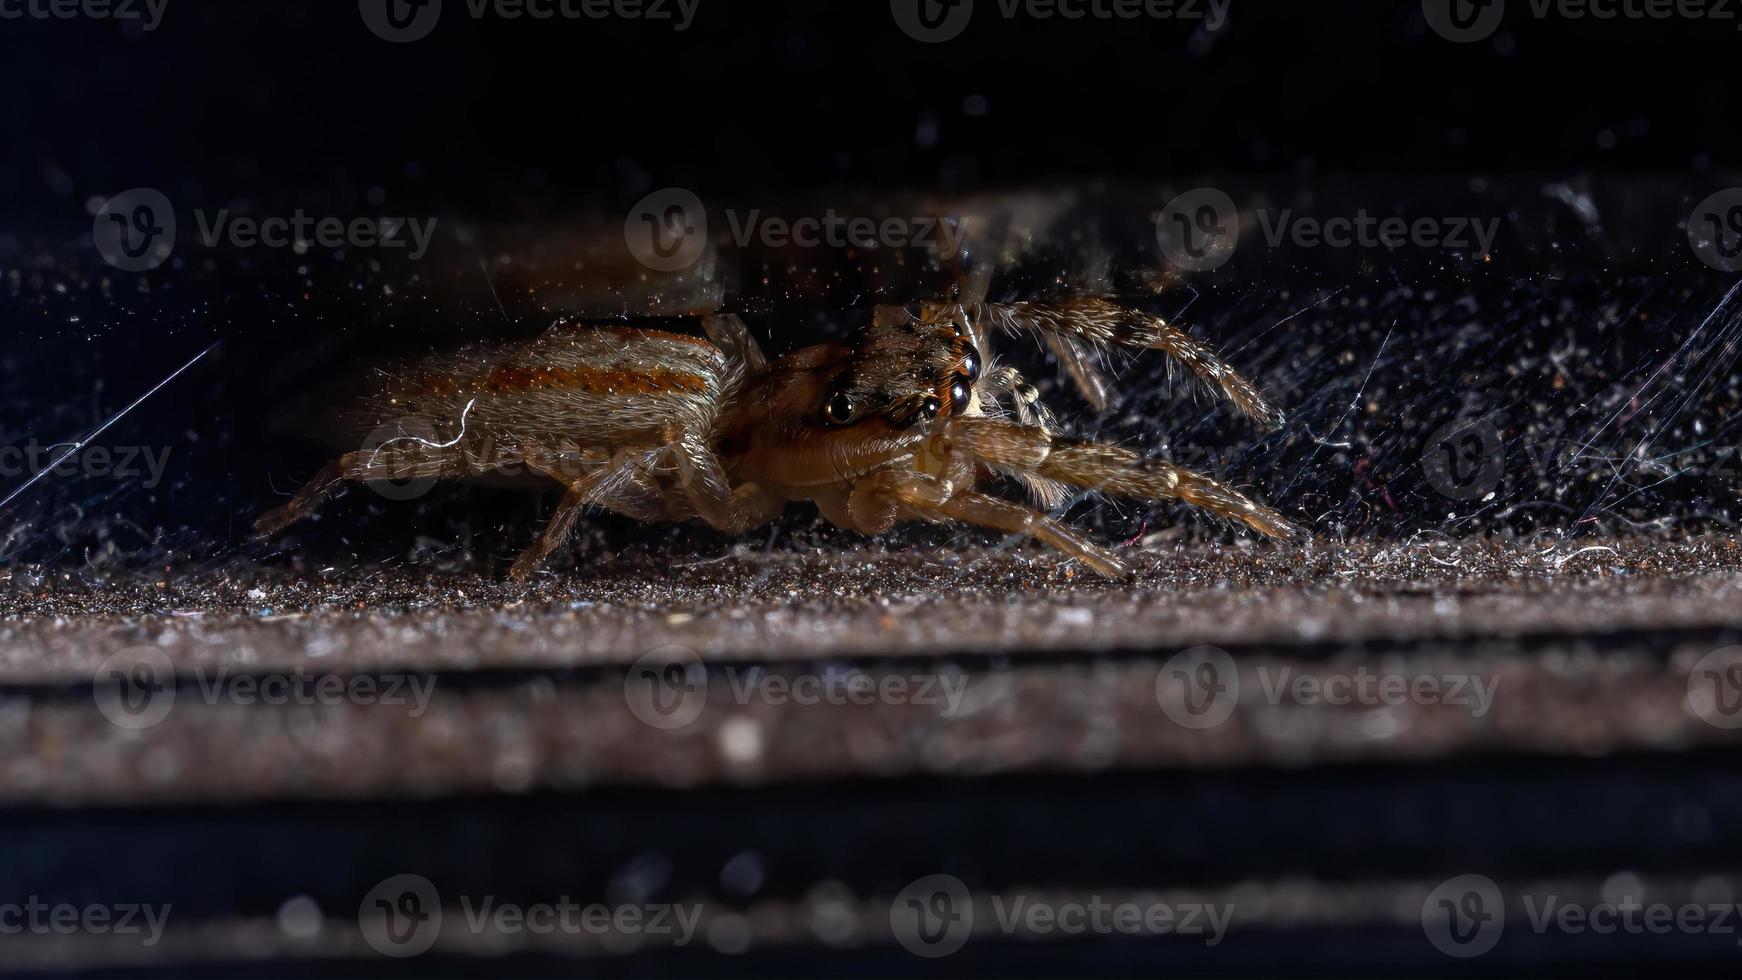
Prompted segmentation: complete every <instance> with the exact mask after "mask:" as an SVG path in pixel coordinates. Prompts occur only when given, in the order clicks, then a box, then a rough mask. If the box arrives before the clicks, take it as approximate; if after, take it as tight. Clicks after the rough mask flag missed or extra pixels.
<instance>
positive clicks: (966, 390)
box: [950, 376, 974, 415]
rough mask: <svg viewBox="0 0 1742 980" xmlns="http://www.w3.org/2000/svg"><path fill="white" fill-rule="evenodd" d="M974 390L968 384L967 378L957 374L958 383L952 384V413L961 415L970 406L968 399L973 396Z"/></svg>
mask: <svg viewBox="0 0 1742 980" xmlns="http://www.w3.org/2000/svg"><path fill="white" fill-rule="evenodd" d="M973 395H974V390H973V389H972V388H970V387H969V386H968V382H967V380H966V379H964V378H962V377H961V376H957V378H956V383H955V384H953V385H950V414H951V415H960V414H962V412H964V411H966V410H967V408H968V399H969V398H972V397H973Z"/></svg>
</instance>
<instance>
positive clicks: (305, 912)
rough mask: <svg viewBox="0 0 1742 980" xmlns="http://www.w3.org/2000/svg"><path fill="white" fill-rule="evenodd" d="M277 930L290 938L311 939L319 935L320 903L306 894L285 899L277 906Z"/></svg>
mask: <svg viewBox="0 0 1742 980" xmlns="http://www.w3.org/2000/svg"><path fill="white" fill-rule="evenodd" d="M278 931H279V932H282V933H284V934H285V935H286V936H289V937H290V938H291V939H312V938H313V937H315V936H318V935H320V931H321V907H320V905H319V904H318V903H316V902H315V900H314V899H312V898H310V897H308V896H307V895H297V896H294V897H292V898H288V899H285V902H284V904H283V905H280V906H279V907H278Z"/></svg>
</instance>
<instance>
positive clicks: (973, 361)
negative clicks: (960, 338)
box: [962, 344, 980, 384]
mask: <svg viewBox="0 0 1742 980" xmlns="http://www.w3.org/2000/svg"><path fill="white" fill-rule="evenodd" d="M962 376H963V377H965V378H967V379H968V383H969V384H973V383H974V382H976V381H978V380H980V352H979V351H978V350H975V349H974V345H973V344H963V345H962Z"/></svg>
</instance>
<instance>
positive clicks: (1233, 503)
mask: <svg viewBox="0 0 1742 980" xmlns="http://www.w3.org/2000/svg"><path fill="white" fill-rule="evenodd" d="M950 436H951V439H952V440H953V442H954V443H955V444H957V445H959V446H960V447H962V448H963V449H964V450H966V451H967V452H969V453H971V454H972V455H973V456H974V458H975V459H978V460H980V461H981V462H983V463H985V464H986V465H988V466H990V467H993V468H996V469H999V470H1003V471H1009V472H1029V473H1033V474H1034V475H1036V476H1039V477H1043V478H1045V479H1050V480H1057V481H1059V482H1061V483H1068V484H1070V485H1071V486H1075V487H1082V488H1083V489H1085V490H1093V491H1097V492H1100V493H1107V494H1112V495H1113V496H1117V497H1127V498H1131V499H1136V500H1183V501H1185V502H1186V503H1188V504H1191V505H1193V506H1195V507H1202V508H1203V509H1205V510H1207V511H1209V512H1211V513H1212V514H1215V515H1216V516H1218V517H1223V518H1226V519H1228V520H1232V521H1238V522H1240V523H1241V524H1244V525H1246V526H1247V527H1249V528H1251V529H1253V530H1254V531H1257V532H1258V533H1260V534H1263V535H1266V536H1268V537H1273V538H1293V537H1298V536H1299V535H1300V533H1301V532H1300V529H1299V528H1297V527H1296V526H1295V525H1294V524H1293V523H1292V522H1291V521H1289V519H1288V518H1286V517H1284V516H1282V515H1281V514H1279V513H1277V512H1276V511H1274V510H1272V509H1270V508H1269V507H1266V506H1264V505H1263V504H1260V503H1258V502H1257V501H1254V500H1252V499H1251V498H1249V497H1247V496H1246V495H1244V494H1242V493H1240V492H1239V491H1237V490H1234V489H1232V488H1230V487H1227V486H1224V485H1223V484H1221V483H1220V482H1218V481H1216V480H1214V479H1212V478H1210V477H1207V476H1205V475H1203V474H1202V473H1195V472H1193V471H1191V470H1188V469H1186V468H1184V467H1182V466H1175V465H1173V464H1172V463H1167V462H1163V461H1161V460H1153V459H1144V458H1143V457H1141V456H1139V455H1138V454H1136V453H1134V452H1132V451H1131V450H1129V449H1121V448H1119V447H1117V446H1108V445H1103V444H1101V443H1093V442H1070V441H1063V440H1057V439H1055V438H1054V437H1053V435H1052V434H1051V433H1049V432H1047V431H1046V430H1045V429H1040V428H1036V427H1034V426H1023V425H1011V424H1009V423H1007V422H997V421H992V420H987V419H962V420H960V421H958V422H956V423H954V424H953V425H952V426H951V427H950Z"/></svg>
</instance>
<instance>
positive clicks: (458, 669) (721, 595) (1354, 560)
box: [0, 539, 1742, 802]
mask: <svg viewBox="0 0 1742 980" xmlns="http://www.w3.org/2000/svg"><path fill="white" fill-rule="evenodd" d="M1739 600H1742V548H1739V547H1738V546H1737V545H1736V544H1735V542H1733V541H1730V540H1727V539H1694V540H1689V541H1683V542H1678V543H1657V542H1648V541H1643V540H1630V541H1629V540H1617V541H1610V542H1594V543H1581V544H1579V545H1577V546H1574V547H1568V546H1564V545H1563V546H1554V545H1552V544H1542V545H1529V544H1521V543H1510V544H1482V543H1463V544H1454V543H1450V542H1422V543H1418V544H1412V545H1397V546H1389V547H1378V546H1361V547H1326V546H1315V547H1313V548H1310V549H1307V550H1303V551H1295V550H1284V549H1272V548H1268V547H1263V548H1251V549H1248V548H1238V549H1208V548H1198V549H1182V550H1180V551H1179V552H1177V553H1174V554H1169V555H1155V556H1151V557H1149V558H1148V560H1147V561H1146V562H1145V563H1144V567H1143V571H1142V572H1140V573H1139V574H1138V575H1137V576H1136V577H1135V578H1134V579H1133V580H1132V581H1129V582H1107V581H1104V580H1100V579H1097V578H1094V577H1092V576H1089V575H1086V574H1085V573H1083V572H1082V571H1081V570H1080V569H1078V568H1075V567H1072V566H1070V565H1068V564H1066V563H1062V562H1059V561H1058V560H1056V559H1054V558H1052V557H1050V556H1048V557H1036V556H1035V555H1033V554H1031V553H1028V552H1026V551H1019V552H1002V551H995V552H991V553H984V552H981V553H967V554H959V553H958V554H951V555H948V556H943V555H938V554H918V555H915V554H884V555H876V556H873V555H869V554H865V555H853V554H845V555H802V554H790V553H789V554H773V555H769V554H757V555H740V556H737V557H732V558H727V559H723V560H719V561H712V562H707V563H699V564H690V565H679V566H677V567H674V568H673V569H672V571H671V573H670V574H668V575H665V576H651V575H648V574H646V573H645V570H643V569H636V568H632V567H615V568H612V567H607V568H603V569H600V570H598V571H597V572H596V573H594V574H592V575H589V576H562V577H558V576H554V575H553V576H548V577H546V578H544V579H543V580H540V581H536V582H534V583H532V584H530V585H511V584H505V583H502V582H499V581H496V580H492V579H486V578H482V577H460V576H455V577H443V578H438V579H434V580H431V579H429V578H427V577H425V576H421V575H418V574H416V573H414V572H406V571H391V572H389V571H383V572H378V573H375V574H372V575H369V576H363V577H340V576H335V577H327V578H321V577H313V578H309V577H299V576H294V575H289V574H285V573H283V572H278V571H264V570H258V569H255V570H241V569H235V570H231V571H228V572H223V573H209V574H203V575H198V576H193V577H181V576H170V577H166V578H159V577H157V576H151V575H146V576H127V577H118V578H115V579H111V580H109V581H106V582H104V583H101V584H100V586H97V585H93V584H91V583H84V582H79V581H76V580H73V579H72V578H70V577H69V576H66V575H64V574H34V573H29V572H24V573H16V572H15V573H14V574H13V576H12V579H11V582H10V588H9V589H8V590H7V592H6V594H5V596H4V600H3V601H4V603H5V616H6V619H5V623H4V626H3V632H0V649H4V651H5V654H4V664H3V667H0V670H3V672H4V673H3V676H4V680H5V683H6V687H5V690H6V691H7V692H8V695H7V697H6V699H5V701H4V702H0V704H3V707H0V726H3V727H4V729H5V731H6V734H7V736H8V738H9V739H10V740H12V741H13V742H14V743H15V744H20V743H21V744H24V745H27V746H28V750H27V751H24V752H21V753H15V754H13V755H11V756H9V757H7V758H6V759H4V760H0V794H4V795H5V796H6V797H8V798H10V799H12V800H15V801H31V800H39V801H59V802H76V801H125V800H153V801H158V802H165V801H177V800H203V799H230V800H247V799H259V798H296V797H303V796H315V797H367V796H371V795H383V794H385V795H390V796H402V795H412V796H428V795H432V794H434V795H440V794H445V793H453V792H474V791H506V792H524V791H527V790H532V789H570V790H572V789H580V788H584V787H588V786H592V785H598V784H605V785H618V784H623V785H666V786H697V785H708V784H726V785H745V784H769V783H780V782H784V781H789V780H816V779H834V778H842V777H848V776H864V777H872V778H876V777H887V776H906V775H985V774H994V773H1021V772H1049V771H1081V772H1094V771H1100V770H1103V769H1107V768H1110V767H1116V768H1132V767H1138V768H1148V767H1157V766H1159V767H1164V768H1167V767H1182V766H1183V767H1194V768H1195V767H1206V766H1209V767H1222V766H1236V765H1253V764H1282V765H1299V764H1304V763H1311V762H1330V761H1360V760H1385V759H1392V760H1402V759H1424V758H1433V757H1440V756H1457V755H1469V754H1475V753H1494V752H1499V753H1527V754H1528V753H1549V754H1567V755H1577V756H1584V755H1601V754H1607V753H1611V752H1616V751H1642V750H1643V751H1664V750H1674V749H1680V748H1689V747H1694V746H1699V745H1711V744H1728V743H1729V742H1732V741H1733V739H1732V738H1731V735H1730V732H1729V731H1728V730H1726V729H1723V728H1719V727H1717V726H1715V725H1712V724H1708V723H1706V722H1705V721H1704V720H1703V719H1702V718H1701V717H1700V716H1699V715H1698V714H1697V713H1696V712H1694V711H1693V710H1691V709H1690V708H1689V707H1688V704H1687V701H1686V699H1687V695H1688V691H1689V674H1690V672H1691V671H1692V670H1693V668H1694V665H1695V664H1696V663H1698V662H1699V660H1700V659H1701V657H1703V656H1705V655H1707V654H1709V653H1712V652H1713V651H1714V650H1717V649H1720V648H1721V647H1723V646H1724V644H1725V643H1726V642H1730V641H1731V640H1733V639H1734V637H1735V636H1736V635H1737V633H1738V631H1742V601H1739ZM1199 644H1213V645H1215V646H1217V647H1219V648H1222V649H1226V650H1230V651H1232V652H1233V654H1234V655H1235V656H1236V657H1237V659H1238V663H1239V664H1240V669H1241V670H1242V672H1243V676H1244V678H1245V683H1244V684H1243V685H1242V688H1241V696H1240V697H1239V699H1238V704H1237V708H1236V709H1235V711H1234V713H1233V715H1232V717H1231V718H1230V719H1229V720H1228V721H1227V722H1226V723H1225V724H1220V725H1216V726H1214V727H1213V728H1210V729H1208V730H1197V729H1194V728H1192V727H1189V726H1185V725H1181V724H1178V723H1176V722H1175V721H1174V720H1172V719H1171V718H1170V716H1169V715H1168V714H1167V713H1166V712H1165V711H1163V710H1161V705H1160V701H1159V700H1158V699H1159V698H1160V696H1161V695H1159V694H1158V677H1160V676H1161V674H1162V673H1163V666H1164V664H1165V663H1166V662H1167V661H1168V659H1169V658H1170V657H1172V656H1174V655H1175V654H1177V653H1179V652H1180V651H1182V650H1184V649H1186V648H1188V647H1193V646H1195V645H1199ZM142 649H143V650H146V651H150V652H151V653H152V654H153V655H160V656H162V657H163V658H165V659H164V660H163V662H164V663H165V664H167V665H169V666H170V667H172V668H173V670H174V671H175V674H176V683H175V685H174V701H173V710H170V711H169V712H168V714H167V717H165V718H164V719H163V720H162V721H161V722H159V723H157V724H155V725H154V726H152V727H150V728H148V729H145V730H143V731H135V730H131V729H129V728H126V727H119V726H117V725H115V724H112V723H110V721H108V720H107V719H106V717H105V715H104V714H103V713H102V712H100V711H99V710H97V706H96V703H95V702H96V692H98V691H100V690H102V688H101V687H100V686H99V687H96V688H94V687H93V686H92V678H93V677H94V676H97V677H100V676H101V672H100V671H101V670H102V669H108V667H110V666H112V665H113V662H112V661H109V660H108V658H110V657H111V656H112V655H120V656H136V655H137V652H138V651H139V650H142ZM673 651H677V652H675V653H674V652H673ZM692 654H693V656H694V657H696V658H697V659H698V660H705V661H707V662H708V663H709V664H710V665H711V666H710V667H709V673H708V675H707V685H706V694H705V708H704V709H703V710H701V712H700V715H699V717H697V718H695V720H693V721H692V722H690V723H687V724H684V725H682V726H680V727H677V728H674V729H670V730H667V729H663V728H660V727H657V725H650V724H648V723H646V722H644V721H643V720H641V718H640V716H638V715H637V713H636V711H635V705H634V703H633V700H634V699H633V696H632V695H631V693H630V688H629V687H628V686H626V677H628V676H630V675H626V674H625V672H624V670H623V667H624V666H625V665H629V664H631V663H633V662H635V661H636V660H637V659H638V658H641V657H643V656H644V655H647V656H652V657H655V658H657V662H658V663H659V664H662V665H663V664H665V663H668V662H673V661H674V660H675V658H678V657H688V656H690V655H692ZM849 669H851V670H856V671H860V672H863V673H864V674H865V675H867V676H868V677H869V678H871V679H872V680H873V681H877V682H881V681H882V680H884V679H886V678H891V677H895V678H902V679H903V682H904V683H909V684H910V685H911V686H910V688H909V689H908V690H909V692H910V693H911V694H913V695H915V696H913V697H903V698H898V699H895V702H894V703H889V702H887V701H885V700H883V699H877V700H876V701H875V702H874V703H868V704H853V703H846V704H834V705H829V704H822V705H802V704H795V703H791V702H790V701H780V700H776V699H770V698H766V697H762V696H760V695H745V694H744V693H743V691H745V690H747V689H748V688H746V686H745V685H746V684H747V683H749V680H747V679H757V680H759V679H760V678H762V677H765V676H766V675H768V674H770V673H772V674H776V675H782V676H786V677H788V678H790V677H793V676H798V675H811V676H815V675H818V674H819V673H821V672H827V671H836V672H842V671H847V670H849ZM1362 670H1365V671H1370V672H1372V671H1377V672H1382V673H1386V672H1388V673H1394V674H1402V675H1405V676H1410V677H1414V676H1419V675H1434V676H1449V675H1470V676H1472V677H1476V678H1481V679H1482V683H1485V684H1487V685H1490V686H1491V687H1490V689H1491V691H1492V694H1491V697H1490V700H1491V705H1489V706H1485V707H1483V709H1482V710H1480V711H1475V710H1473V709H1472V707H1470V706H1460V705H1455V704H1450V703H1438V702H1436V703H1421V704H1418V703H1405V704H1398V705H1387V706H1373V705H1360V704H1355V705H1345V706H1324V705H1315V704H1302V703H1299V699H1298V698H1293V697H1290V696H1284V697H1280V698H1279V697H1275V696H1269V697H1267V696H1266V693H1265V686H1264V685H1265V684H1267V683H1269V684H1271V685H1274V684H1275V678H1276V677H1278V676H1283V677H1289V676H1293V677H1300V676H1311V677H1318V678H1321V679H1322V678H1323V677H1326V676H1331V675H1339V676H1342V675H1349V674H1351V673H1352V672H1356V671H1362ZM286 675H289V676H293V677H307V678H310V679H316V678H320V677H323V676H327V675H332V678H333V682H334V683H338V682H339V680H340V679H347V682H349V683H359V682H360V683H364V684H368V685H373V686H371V687H369V688H368V690H370V691H373V692H376V693H377V694H379V695H382V697H381V698H380V699H379V700H381V701H383V702H385V701H386V700H387V698H386V695H388V694H393V695H395V696H396V697H397V698H398V699H399V701H400V702H402V703H398V704H394V703H374V702H372V701H368V702H366V703H357V702H356V700H355V699H344V698H340V699H338V700H337V701H336V702H335V703H327V704H296V703H292V704H281V705H267V704H261V703H257V702H254V701H248V702H239V700H238V699H237V698H236V697H234V696H232V695H230V694H228V693H218V694H213V693H212V692H213V691H214V690H222V691H229V690H232V688H228V687H223V688H219V687H215V686H214V685H219V684H227V683H229V682H232V681H234V680H235V679H237V678H241V677H251V678H263V677H268V676H280V677H282V676H286ZM909 679H911V680H909ZM922 684H924V685H926V689H927V690H928V691H930V692H931V693H930V695H929V698H921V697H919V696H918V695H919V693H920V685H922ZM420 686H421V688H420ZM420 689H421V690H423V691H425V692H426V694H425V695H424V697H423V698H418V697H416V695H417V693H418V692H419V690H420ZM949 693H954V695H955V697H954V700H950V699H948V698H946V694H949Z"/></svg>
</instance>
